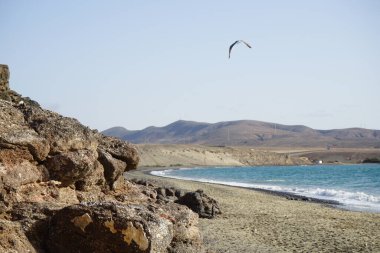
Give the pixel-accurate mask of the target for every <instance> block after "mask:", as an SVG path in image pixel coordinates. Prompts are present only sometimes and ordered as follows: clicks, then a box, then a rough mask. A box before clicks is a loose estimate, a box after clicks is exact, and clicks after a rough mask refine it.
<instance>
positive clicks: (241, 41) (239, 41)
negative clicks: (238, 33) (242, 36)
mask: <svg viewBox="0 0 380 253" xmlns="http://www.w3.org/2000/svg"><path fill="white" fill-rule="evenodd" d="M239 43H244V44H245V45H246V46H247V47H249V48H252V47H251V45H249V44H248V43H247V42H245V41H244V40H237V41H235V42H234V43H232V44H231V46H230V50H229V51H228V58H231V50H232V48H233V47H234V46H235V45H236V44H239Z"/></svg>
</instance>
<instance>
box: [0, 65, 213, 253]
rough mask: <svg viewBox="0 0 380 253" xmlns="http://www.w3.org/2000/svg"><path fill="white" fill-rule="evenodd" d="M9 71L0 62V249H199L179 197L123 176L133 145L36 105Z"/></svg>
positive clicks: (192, 216) (134, 157) (134, 155)
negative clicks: (172, 197) (11, 84)
mask: <svg viewBox="0 0 380 253" xmlns="http://www.w3.org/2000/svg"><path fill="white" fill-rule="evenodd" d="M9 76H10V75H9V69H8V66H6V65H0V200H1V201H0V252H9V253H10V252H35V253H37V252H38V253H42V252H65V253H66V252H144V253H146V252H171V253H175V252H178V253H180V252H181V253H182V252H183V253H186V252H204V246H203V241H202V234H201V233H200V231H199V227H198V222H199V217H198V214H196V213H195V212H193V211H192V210H191V209H190V208H188V207H187V206H186V204H187V203H185V202H186V201H184V199H182V198H179V199H177V201H171V200H170V199H168V198H162V199H160V198H158V199H157V193H155V192H156V189H154V188H151V187H148V186H144V185H140V184H136V183H134V182H131V181H127V180H125V178H124V177H123V173H124V172H126V171H131V170H135V169H136V168H137V164H138V163H139V155H138V152H137V150H136V148H135V146H134V145H132V144H130V143H127V142H124V141H121V140H119V139H116V138H112V137H107V136H104V135H102V134H100V133H99V132H97V131H96V130H91V129H89V128H88V127H85V126H83V125H82V124H80V122H79V121H78V120H76V119H73V118H68V117H64V116H61V115H59V114H57V113H54V112H52V111H48V110H44V109H43V108H41V107H40V106H39V104H38V103H37V102H36V101H33V100H31V99H30V98H28V97H23V96H21V95H20V94H18V93H17V92H15V91H12V90H11V89H10V88H9ZM189 194H190V195H194V196H195V198H196V199H197V198H198V197H199V198H200V200H201V202H198V203H203V202H202V201H203V200H207V201H211V202H210V203H211V204H210V205H206V206H207V208H211V210H216V209H217V207H216V206H215V203H214V202H213V201H212V200H211V199H210V198H209V197H208V196H205V195H204V194H201V193H193V194H192V193H189ZM190 200H191V199H190ZM204 206H205V205H204ZM207 208H206V207H204V209H207Z"/></svg>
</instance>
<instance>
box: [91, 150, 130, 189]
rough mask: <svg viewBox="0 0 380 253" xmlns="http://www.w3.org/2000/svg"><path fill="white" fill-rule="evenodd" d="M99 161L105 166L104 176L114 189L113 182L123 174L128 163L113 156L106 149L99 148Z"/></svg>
mask: <svg viewBox="0 0 380 253" xmlns="http://www.w3.org/2000/svg"><path fill="white" fill-rule="evenodd" d="M98 154H99V162H100V163H101V164H102V165H103V168H104V178H105V180H106V181H107V184H108V186H109V187H110V188H111V189H112V188H113V186H114V185H113V183H114V182H115V181H117V179H118V178H119V177H120V176H122V175H123V173H124V171H125V170H126V169H127V163H126V162H123V161H122V160H118V159H116V158H113V157H112V155H111V154H110V153H108V152H106V151H104V150H101V149H99V150H98Z"/></svg>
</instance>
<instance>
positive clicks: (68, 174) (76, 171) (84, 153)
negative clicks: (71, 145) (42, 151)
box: [45, 150, 98, 186]
mask: <svg viewBox="0 0 380 253" xmlns="http://www.w3.org/2000/svg"><path fill="white" fill-rule="evenodd" d="M97 158H98V155H97V153H96V152H94V151H91V150H78V151H75V152H64V153H61V154H58V155H55V156H52V157H50V158H48V159H47V160H46V162H45V166H46V168H47V169H48V171H49V175H50V179H53V180H58V181H60V182H62V186H69V185H71V184H74V183H75V182H77V181H79V180H84V179H85V177H86V176H88V175H89V174H90V173H91V172H92V171H94V170H95V166H96V163H97Z"/></svg>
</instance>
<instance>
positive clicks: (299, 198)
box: [132, 167, 341, 207]
mask: <svg viewBox="0 0 380 253" xmlns="http://www.w3.org/2000/svg"><path fill="white" fill-rule="evenodd" d="M165 169H179V168H172V167H170V168H162V167H159V168H139V170H138V171H139V173H143V174H145V175H148V176H152V174H151V172H152V171H157V170H165ZM132 174H133V173H132ZM154 176H155V177H160V176H156V175H154ZM163 178H164V177H163ZM187 181H193V180H187ZM193 182H198V181H193ZM229 187H236V188H241V189H250V190H253V191H257V192H263V193H267V194H270V195H273V196H279V197H283V198H285V199H287V200H294V201H305V202H311V203H317V204H324V205H326V206H330V207H339V206H340V205H341V203H340V202H338V201H335V200H327V199H319V198H312V197H306V196H302V195H298V194H293V193H288V192H281V191H274V190H266V189H260V188H255V187H250V188H247V187H240V186H229Z"/></svg>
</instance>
